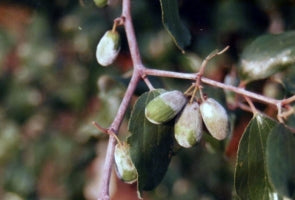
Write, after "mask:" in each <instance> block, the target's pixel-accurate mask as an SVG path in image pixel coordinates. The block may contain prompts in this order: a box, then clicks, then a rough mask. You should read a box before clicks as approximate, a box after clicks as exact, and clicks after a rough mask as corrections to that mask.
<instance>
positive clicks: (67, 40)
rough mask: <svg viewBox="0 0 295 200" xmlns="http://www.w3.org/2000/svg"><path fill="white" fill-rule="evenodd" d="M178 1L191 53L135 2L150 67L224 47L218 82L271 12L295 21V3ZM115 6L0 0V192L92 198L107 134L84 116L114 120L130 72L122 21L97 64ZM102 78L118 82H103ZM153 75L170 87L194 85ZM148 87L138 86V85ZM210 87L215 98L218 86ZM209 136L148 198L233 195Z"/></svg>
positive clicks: (181, 65) (192, 59) (18, 197)
mask: <svg viewBox="0 0 295 200" xmlns="http://www.w3.org/2000/svg"><path fill="white" fill-rule="evenodd" d="M179 5H180V7H179V8H180V17H181V19H182V20H184V22H185V24H187V26H188V28H189V30H190V32H191V34H192V43H191V45H190V46H189V47H188V48H187V50H186V51H187V52H188V54H181V52H180V51H179V50H178V49H177V47H175V45H174V44H173V42H172V40H171V39H170V38H169V36H168V34H167V33H166V32H165V31H164V29H163V26H162V23H161V9H160V4H159V1H158V0H145V1H132V9H133V19H134V26H135V30H136V35H137V37H138V42H139V48H140V51H141V52H142V57H143V60H144V62H145V64H146V65H147V66H151V67H152V68H158V69H169V70H175V71H186V72H195V71H196V70H197V68H198V64H197V63H200V61H202V58H204V57H205V56H206V55H207V54H208V53H209V52H211V51H212V50H214V49H216V48H220V49H221V48H223V47H224V46H226V45H230V46H231V48H230V50H229V52H227V53H226V55H223V56H220V57H218V58H215V59H214V61H210V62H211V63H210V64H209V66H208V67H209V69H210V70H208V71H206V73H208V74H207V75H208V76H209V77H211V78H214V79H217V80H220V81H222V80H223V77H224V75H225V74H226V73H227V72H228V71H230V66H232V65H234V64H235V63H236V62H237V61H238V59H239V55H240V53H241V51H242V49H243V48H244V47H245V45H246V44H247V43H248V42H249V41H250V40H253V39H254V38H256V37H257V36H259V35H261V34H263V33H266V32H268V28H269V27H270V22H271V17H272V16H273V14H274V15H275V16H279V17H280V19H281V20H282V23H283V26H284V28H285V29H286V30H291V29H294V28H295V15H294V13H295V12H294V11H295V2H294V1H288V0H278V1H264V0H250V1H246V0H241V1H234V0H224V1H218V0H211V1H207V0H194V1H192V0H181V1H179ZM120 8H121V6H120V2H117V3H116V4H115V5H113V6H111V7H107V8H103V9H99V8H97V7H95V5H94V3H93V2H92V1H91V0H80V1H76V0H64V1H62V0H56V1H49V0H47V1H46V0H43V1H37V0H24V1H22V0H19V1H17V0H4V1H1V2H0V9H1V11H0V12H1V13H2V14H1V15H0V199H4V200H14V199H15V200H24V199H32V200H35V199H42V200H49V199H54V200H59V199H72V200H74V199H79V200H81V199H86V198H87V199H91V198H90V197H88V196H87V194H86V193H87V192H86V190H87V189H86V188H87V186H88V183H89V180H90V179H91V176H92V173H94V172H93V171H95V170H93V169H92V168H91V164H92V163H93V161H94V159H95V158H97V157H102V158H103V156H104V153H101V154H99V153H97V149H98V148H99V145H100V144H101V143H98V141H104V142H106V137H104V136H103V135H102V134H101V133H99V132H98V131H97V130H96V129H95V127H93V126H92V125H91V123H90V122H91V121H93V120H94V121H98V122H99V123H100V124H102V125H103V126H104V127H107V126H108V125H109V124H110V123H111V121H112V119H113V117H114V115H115V114H116V110H117V108H118V105H119V103H120V99H121V98H122V95H123V94H124V89H125V85H126V80H128V76H127V78H126V77H124V79H122V78H121V75H122V74H123V73H125V72H127V71H128V70H129V69H130V68H131V63H130V58H129V55H128V46H127V42H126V36H125V34H124V31H123V29H122V28H119V31H120V33H121V36H122V45H123V46H122V53H121V55H120V56H119V59H118V61H117V62H116V63H115V64H113V65H112V66H111V67H108V68H103V67H101V66H99V65H98V64H97V62H96V60H95V48H96V45H97V43H98V41H99V39H100V37H101V36H102V35H103V33H104V32H105V31H106V30H109V29H111V27H112V22H113V19H114V18H116V17H118V16H120V13H121V11H120ZM212 63H213V64H212ZM105 75H107V76H105ZM101 77H107V79H108V80H111V83H112V84H111V85H114V86H113V87H111V88H108V87H105V86H104V85H103V84H104V83H105V82H104V81H106V80H103V78H101ZM99 80H100V81H99ZM122 80H123V81H122ZM288 80H290V81H288V82H286V85H287V86H286V87H291V88H292V86H293V82H294V80H293V79H292V78H290V77H288ZM156 81H157V83H159V85H161V86H162V87H166V88H167V89H169V88H174V89H185V87H187V86H188V85H189V84H190V83H189V82H188V81H180V80H171V79H163V80H162V81H161V82H159V81H158V80H156ZM107 83H108V82H107ZM146 90H147V88H146V87H142V86H141V87H139V88H138V90H137V91H136V93H137V94H140V93H142V92H144V91H146ZM206 93H208V94H210V95H211V94H212V96H214V95H215V96H220V95H219V93H220V91H218V92H216V91H215V90H210V89H208V91H206ZM221 96H222V98H223V97H224V96H223V95H221ZM219 99H220V98H219ZM221 101H222V100H221ZM124 123H125V124H126V121H125V122H124ZM124 123H123V125H124ZM121 132H122V134H121V135H122V136H121V137H124V136H126V135H127V130H126V126H125V128H124V126H123V128H122V130H121ZM208 137H210V136H208ZM211 140H212V139H211V138H210V139H208V140H207V139H206V140H204V141H203V142H202V143H201V144H200V145H197V146H196V147H194V148H192V149H189V150H185V151H184V150H181V151H180V152H179V153H178V154H177V155H176V156H175V157H174V158H173V159H172V163H171V164H170V167H169V170H168V172H167V174H166V176H165V178H164V180H163V181H162V183H161V184H160V185H159V186H158V187H157V188H156V189H155V190H154V191H152V192H149V193H148V197H149V198H150V199H172V200H173V199H186V200H190V199H210V200H211V199H212V200H213V199H218V200H219V199H220V200H222V199H224V200H228V199H231V198H232V185H233V183H232V182H233V177H232V174H233V166H232V165H231V162H226V160H225V159H224V154H223V152H224V146H225V145H224V144H223V143H222V144H220V145H218V144H217V143H216V141H213V142H211V144H210V142H209V141H211ZM206 141H208V143H207V142H206ZM212 144H214V145H212ZM214 146H217V147H218V148H214ZM89 171H90V172H89ZM89 173H90V175H89Z"/></svg>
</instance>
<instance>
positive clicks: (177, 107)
mask: <svg viewBox="0 0 295 200" xmlns="http://www.w3.org/2000/svg"><path fill="white" fill-rule="evenodd" d="M186 102H187V99H186V97H185V96H184V95H183V93H182V92H180V91H177V90H173V91H170V92H165V93H163V94H161V95H159V96H157V97H156V98H154V99H153V100H151V101H150V102H149V103H148V105H147V106H146V108H145V116H146V118H147V119H148V120H149V121H150V122H151V123H153V124H162V123H164V122H167V121H169V120H171V119H172V118H174V117H175V116H176V115H177V114H178V113H179V112H180V111H181V109H182V108H183V106H184V105H185V103H186Z"/></svg>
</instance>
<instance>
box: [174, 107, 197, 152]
mask: <svg viewBox="0 0 295 200" xmlns="http://www.w3.org/2000/svg"><path fill="white" fill-rule="evenodd" d="M174 135H175V139H176V141H177V143H178V144H179V145H180V146H182V147H185V148H189V147H192V146H193V145H194V144H196V143H197V142H198V141H200V139H201V138H202V116H201V113H200V106H199V104H198V103H197V102H193V103H188V104H186V106H185V107H184V109H183V111H182V113H181V114H180V116H179V117H178V119H177V120H176V123H175V126H174Z"/></svg>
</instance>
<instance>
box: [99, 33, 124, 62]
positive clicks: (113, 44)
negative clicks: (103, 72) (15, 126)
mask: <svg viewBox="0 0 295 200" xmlns="http://www.w3.org/2000/svg"><path fill="white" fill-rule="evenodd" d="M119 51H120V35H119V33H118V32H117V31H107V32H106V33H105V34H104V35H103V36H102V38H101V39H100V41H99V43H98V44H97V48H96V59H97V62H98V63H99V64H101V65H102V66H108V65H110V64H112V63H113V62H114V61H115V59H116V58H117V56H118V54H119Z"/></svg>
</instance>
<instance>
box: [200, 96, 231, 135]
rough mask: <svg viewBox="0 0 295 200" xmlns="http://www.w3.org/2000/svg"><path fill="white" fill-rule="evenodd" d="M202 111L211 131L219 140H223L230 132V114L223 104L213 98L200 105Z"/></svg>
mask: <svg viewBox="0 0 295 200" xmlns="http://www.w3.org/2000/svg"><path fill="white" fill-rule="evenodd" d="M200 111H201V115H202V119H203V121H204V124H205V126H206V127H207V129H208V131H209V133H210V134H211V135H212V136H213V137H214V138H216V139H217V140H223V139H225V138H226V137H227V135H228V132H229V130H228V129H229V127H228V124H229V123H228V115H227V113H226V110H225V109H224V108H223V106H222V105H221V104H220V103H218V102H217V101H216V100H214V99H212V98H208V99H207V100H205V101H204V102H202V104H201V105H200Z"/></svg>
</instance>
